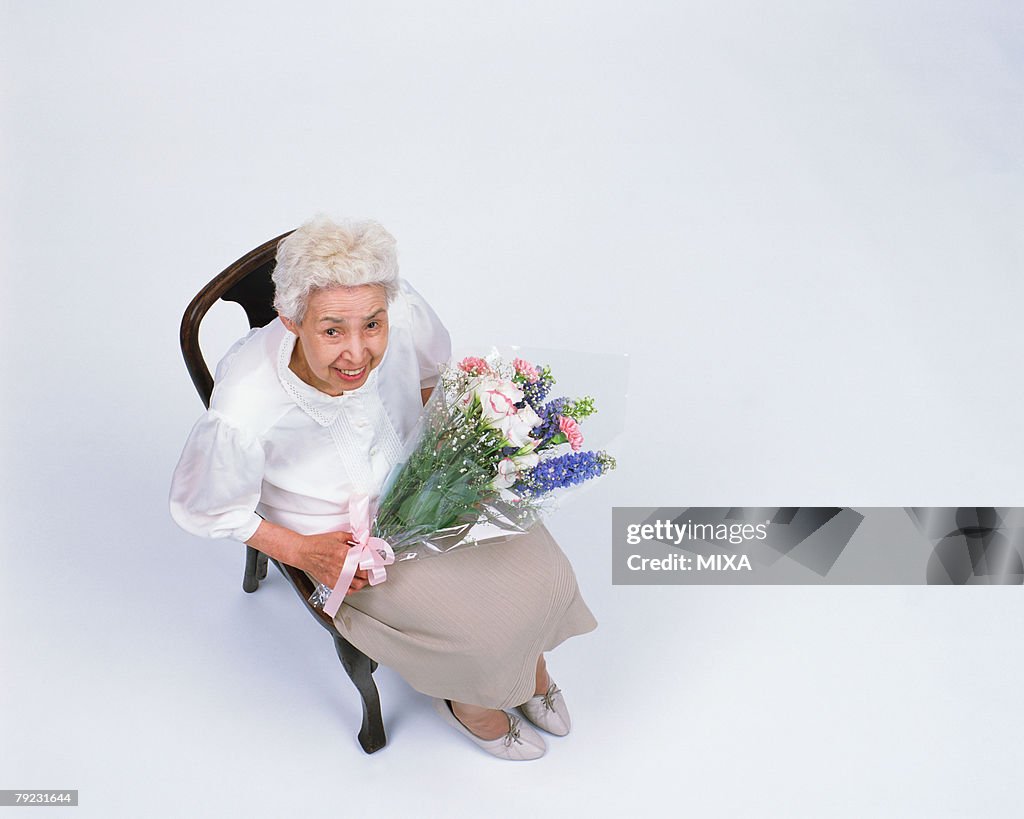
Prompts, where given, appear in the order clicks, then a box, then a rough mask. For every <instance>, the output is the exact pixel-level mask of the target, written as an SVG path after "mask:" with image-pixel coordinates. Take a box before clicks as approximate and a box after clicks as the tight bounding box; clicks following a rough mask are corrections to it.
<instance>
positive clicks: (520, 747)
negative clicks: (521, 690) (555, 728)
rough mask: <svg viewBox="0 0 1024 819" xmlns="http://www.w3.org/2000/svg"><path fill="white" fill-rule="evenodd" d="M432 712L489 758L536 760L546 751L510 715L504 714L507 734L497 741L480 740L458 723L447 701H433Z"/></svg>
mask: <svg viewBox="0 0 1024 819" xmlns="http://www.w3.org/2000/svg"><path fill="white" fill-rule="evenodd" d="M434 710H435V711H437V713H438V715H439V716H440V717H441V719H443V720H444V721H445V722H447V723H448V724H449V725H451V726H452V728H454V729H455V730H456V731H458V732H459V733H461V734H465V735H466V736H467V737H469V738H470V739H471V740H473V742H475V743H476V744H477V745H479V746H480V747H481V748H483V749H484V750H485V751H487V753H489V754H491V756H496V757H498V758H499V759H512V760H522V759H537V758H539V757H542V756H544V752H545V751H546V750H547V746H546V745H545V744H544V738H543V737H542V736H541V735H540V734H538V733H537V732H536V731H534V730H533V728H531V727H530V726H529V725H527V724H525V723H524V722H523V721H522V720H521V719H519V717H514V716H512V715H511V714H508V713H506V714H505V716H506V717H508V732H507V733H506V734H505V736H502V737H498V738H497V739H480V737H478V736H477V735H476V734H474V733H473V732H472V731H470V730H469V729H468V728H467V727H466V726H465V725H463V724H462V723H461V722H459V719H458V717H456V716H455V713H454V712H453V711H452V708H451V705H449V704H448V701H447V700H440V699H434Z"/></svg>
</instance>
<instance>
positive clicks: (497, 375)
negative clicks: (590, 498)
mask: <svg viewBox="0 0 1024 819" xmlns="http://www.w3.org/2000/svg"><path fill="white" fill-rule="evenodd" d="M554 384H555V379H554V376H553V375H552V373H551V370H550V368H549V367H547V366H543V367H538V366H536V365H534V364H532V363H530V362H528V361H526V360H524V359H522V358H515V359H514V360H513V361H512V362H511V363H507V362H506V361H505V360H503V359H502V358H501V357H500V356H498V355H497V354H492V355H490V356H488V357H487V358H478V357H469V358H464V359H463V360H462V361H460V362H459V363H458V364H457V365H455V366H447V367H445V368H443V370H442V373H441V379H440V382H439V384H438V387H437V388H435V390H434V392H433V394H432V395H431V397H430V400H429V401H428V402H427V404H426V406H425V407H424V408H423V413H422V414H421V416H420V419H419V422H418V424H417V428H416V429H415V430H414V432H413V434H412V436H411V437H410V441H409V444H408V445H407V447H406V449H405V452H404V459H403V461H401V462H400V463H399V464H398V465H397V466H396V467H395V468H394V469H393V470H392V472H391V474H390V476H389V478H388V480H387V481H386V482H385V484H384V488H383V489H382V490H381V493H380V500H379V503H378V504H377V508H376V512H375V514H372V513H371V509H370V503H369V499H368V498H367V497H366V496H362V497H360V498H356V499H354V502H353V504H352V507H351V509H350V514H351V517H352V527H353V541H354V544H355V547H357V548H352V549H350V550H349V554H348V557H347V558H346V562H345V568H344V569H343V570H342V572H341V577H340V578H339V580H338V583H337V585H336V586H335V587H334V589H333V590H332V589H331V588H330V587H329V586H326V585H321V586H319V587H318V588H317V590H316V591H315V592H314V594H313V596H312V597H311V598H310V602H311V603H312V604H313V605H314V606H317V607H320V606H322V607H323V608H324V611H325V612H326V613H327V614H329V615H331V616H333V615H334V614H335V613H336V612H337V610H338V608H339V607H340V605H341V603H342V601H343V599H344V595H345V592H346V591H347V589H348V587H349V585H350V584H351V580H352V576H353V575H354V574H355V571H356V569H359V568H362V569H366V570H367V571H368V575H369V580H370V584H371V585H374V584H375V583H379V582H381V581H382V580H384V578H385V573H384V566H387V565H390V564H391V563H393V562H395V561H396V560H411V559H418V558H421V557H427V556H430V555H437V554H444V553H446V552H448V551H451V550H452V549H453V548H456V547H461V546H465V545H468V544H473V543H477V542H479V540H480V537H479V534H486V535H487V539H489V538H490V536H493V535H497V536H501V535H506V536H508V535H512V534H516V533H521V532H525V531H527V530H528V529H529V527H530V526H531V525H532V524H533V523H534V522H536V521H537V520H538V519H539V518H540V517H541V515H542V514H543V511H544V507H545V502H546V501H547V500H548V499H549V498H551V497H552V496H553V493H555V492H556V491H557V490H560V489H566V488H568V487H571V486H574V485H577V484H581V483H583V482H584V481H587V480H590V479H592V478H596V477H598V476H600V475H603V474H604V473H606V472H608V471H609V470H611V469H613V468H614V467H615V459H614V458H612V457H611V456H610V455H608V454H607V453H606V452H593V451H584V450H583V433H582V431H581V429H580V423H581V422H582V421H583V419H585V418H587V417H588V416H590V415H593V414H594V413H595V412H596V411H597V410H596V408H595V406H594V400H593V399H592V398H590V397H589V396H587V397H583V398H579V399H569V398H565V397H561V398H549V397H548V396H549V393H550V392H551V388H552V386H553V385H554Z"/></svg>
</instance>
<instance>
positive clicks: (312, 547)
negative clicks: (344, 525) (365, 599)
mask: <svg viewBox="0 0 1024 819" xmlns="http://www.w3.org/2000/svg"><path fill="white" fill-rule="evenodd" d="M351 544H352V533H351V532H325V533H324V534H322V535H306V536H305V537H304V538H303V544H302V552H303V555H302V557H303V561H304V565H303V566H302V568H303V569H304V570H305V571H307V572H309V573H310V574H311V575H313V577H315V578H316V579H317V580H319V581H320V582H321V583H323V584H324V585H325V586H330V587H331V588H334V585H335V584H336V583H337V582H338V577H340V576H341V569H342V567H343V566H344V565H345V558H346V557H347V556H348V551H349V549H351V548H352V545H351ZM367 583H369V578H367V576H366V570H365V569H357V570H356V573H355V576H354V577H353V578H352V585H351V586H349V589H348V591H347V592H346V594H352V593H353V592H357V591H359V590H360V589H361V588H363V587H364V586H366V585H367Z"/></svg>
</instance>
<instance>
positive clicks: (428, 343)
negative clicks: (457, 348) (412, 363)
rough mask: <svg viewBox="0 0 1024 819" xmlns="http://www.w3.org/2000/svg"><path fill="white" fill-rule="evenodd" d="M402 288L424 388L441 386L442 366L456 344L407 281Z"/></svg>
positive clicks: (403, 280) (402, 281) (402, 284)
mask: <svg viewBox="0 0 1024 819" xmlns="http://www.w3.org/2000/svg"><path fill="white" fill-rule="evenodd" d="M401 288H402V292H403V294H404V295H405V298H406V300H407V301H408V304H409V321H410V329H411V331H412V340H413V344H414V346H415V348H416V360H417V362H418V363H419V369H420V386H421V387H433V386H435V385H436V384H437V380H438V373H439V371H440V366H439V365H441V364H447V363H448V360H449V359H450V358H451V357H452V340H451V337H450V336H449V335H448V330H447V329H446V328H445V326H444V324H442V323H441V319H440V318H438V316H437V313H435V312H434V310H433V308H432V307H431V306H430V305H429V304H427V302H426V300H425V299H424V298H423V296H421V295H420V294H419V293H417V292H416V291H415V290H414V289H413V287H412V285H410V284H409V283H408V282H407V281H405V279H402V280H401Z"/></svg>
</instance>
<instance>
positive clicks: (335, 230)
mask: <svg viewBox="0 0 1024 819" xmlns="http://www.w3.org/2000/svg"><path fill="white" fill-rule="evenodd" d="M273 279H274V309H275V310H277V312H278V313H280V314H281V315H282V316H284V317H285V318H287V319H290V320H291V321H294V322H295V323H296V324H301V323H302V319H303V318H304V317H305V315H306V307H307V305H308V304H309V297H310V294H312V293H314V292H316V291H318V290H327V289H330V288H332V287H358V286H359V285H361V284H379V285H380V286H381V287H383V288H384V291H385V293H386V294H387V298H388V301H391V300H392V299H393V298H394V296H395V294H396V293H397V292H398V255H397V253H396V252H395V238H394V237H393V236H392V235H391V234H390V233H388V232H387V231H386V230H385V229H384V228H383V227H382V226H381V225H380V224H378V223H377V222H374V221H373V220H371V219H363V220H344V221H342V222H333V221H331V220H330V219H329V218H327V217H326V216H317V217H316V218H314V219H312V220H310V221H309V222H306V224H304V225H302V227H300V228H298V229H297V230H295V231H294V232H293V233H290V234H289V235H287V236H285V237H284V238H283V239H282V240H281V241H280V242H278V245H277V266H276V267H275V268H274V274H273Z"/></svg>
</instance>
